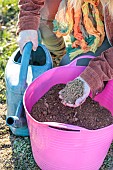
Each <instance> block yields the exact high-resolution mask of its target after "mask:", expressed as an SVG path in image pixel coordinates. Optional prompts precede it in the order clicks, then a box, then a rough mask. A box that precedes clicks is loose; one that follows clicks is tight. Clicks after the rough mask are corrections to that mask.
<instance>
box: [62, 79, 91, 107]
mask: <svg viewBox="0 0 113 170" xmlns="http://www.w3.org/2000/svg"><path fill="white" fill-rule="evenodd" d="M89 93H90V87H89V85H88V84H87V82H86V81H85V80H84V79H83V78H81V77H80V76H79V77H77V78H76V79H74V80H73V81H70V82H69V83H67V84H66V86H65V88H64V89H62V90H61V91H60V92H59V98H60V99H61V100H62V101H61V103H63V104H64V105H65V106H69V107H78V106H80V105H81V104H82V103H84V102H85V100H86V98H87V97H88V96H89Z"/></svg>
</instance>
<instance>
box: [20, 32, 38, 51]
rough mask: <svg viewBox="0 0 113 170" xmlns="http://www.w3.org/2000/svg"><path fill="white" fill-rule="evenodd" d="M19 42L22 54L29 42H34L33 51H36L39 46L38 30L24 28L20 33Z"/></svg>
mask: <svg viewBox="0 0 113 170" xmlns="http://www.w3.org/2000/svg"><path fill="white" fill-rule="evenodd" d="M17 42H18V44H19V47H20V53H21V54H22V52H23V48H24V46H25V45H26V43H28V42H32V44H33V51H36V49H37V47H38V32H37V31H36V30H23V31H21V32H20V33H19V37H18V40H17Z"/></svg>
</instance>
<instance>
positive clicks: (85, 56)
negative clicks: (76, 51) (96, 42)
mask: <svg viewBox="0 0 113 170" xmlns="http://www.w3.org/2000/svg"><path fill="white" fill-rule="evenodd" d="M83 58H84V59H85V58H86V59H88V58H89V59H92V58H95V56H91V55H83V56H80V57H77V58H76V59H75V60H73V61H72V62H71V63H70V64H68V65H66V66H69V67H70V66H74V67H75V66H77V61H78V60H80V59H83ZM79 67H81V66H79ZM82 67H86V66H82Z"/></svg>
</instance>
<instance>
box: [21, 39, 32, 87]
mask: <svg viewBox="0 0 113 170" xmlns="http://www.w3.org/2000/svg"><path fill="white" fill-rule="evenodd" d="M32 46H33V44H32V42H28V43H27V44H26V45H25V47H24V49H23V53H22V60H21V67H20V75H19V84H21V85H23V86H24V85H26V79H27V72H28V66H29V60H30V56H31V51H32Z"/></svg>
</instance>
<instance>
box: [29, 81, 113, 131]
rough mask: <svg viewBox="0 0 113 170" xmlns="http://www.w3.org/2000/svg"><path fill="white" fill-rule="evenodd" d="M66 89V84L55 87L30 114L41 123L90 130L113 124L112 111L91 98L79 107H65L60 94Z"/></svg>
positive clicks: (35, 105)
mask: <svg viewBox="0 0 113 170" xmlns="http://www.w3.org/2000/svg"><path fill="white" fill-rule="evenodd" d="M64 87H65V85H64V84H59V85H55V86H53V87H52V88H51V89H50V90H49V91H48V92H47V93H46V94H45V95H44V96H43V97H42V98H41V99H39V101H38V102H37V103H35V104H34V106H33V107H32V110H31V113H30V114H31V116H32V117H33V118H34V119H35V120H37V121H39V122H59V123H66V124H71V125H76V126H80V127H84V128H87V129H89V130H96V129H100V128H104V127H106V126H109V125H111V124H113V116H112V115H111V113H110V111H108V110H107V109H105V108H104V107H102V106H100V105H99V104H98V103H97V102H95V101H94V100H92V99H91V98H90V97H88V98H87V99H86V101H85V102H84V103H83V104H82V105H81V106H79V107H76V108H73V107H68V106H64V105H63V104H62V103H61V99H59V94H58V93H59V91H60V90H61V89H63V88H64ZM81 93H82V91H81ZM70 98H71V96H70Z"/></svg>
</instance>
